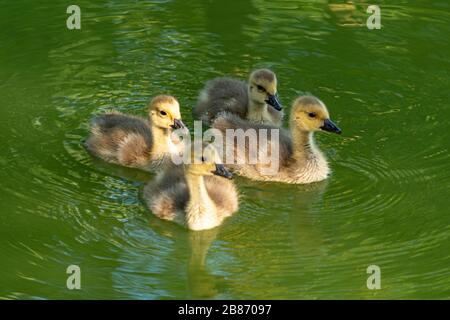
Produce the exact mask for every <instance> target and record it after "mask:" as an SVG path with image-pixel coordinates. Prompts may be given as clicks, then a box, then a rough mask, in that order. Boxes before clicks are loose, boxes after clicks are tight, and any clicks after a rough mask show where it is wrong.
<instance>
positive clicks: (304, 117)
mask: <svg viewBox="0 0 450 320" xmlns="http://www.w3.org/2000/svg"><path fill="white" fill-rule="evenodd" d="M212 127H213V128H215V129H218V130H220V132H222V134H226V130H227V129H239V128H240V129H243V130H244V131H245V132H249V131H248V130H254V132H255V139H252V141H249V140H250V139H246V140H244V143H236V141H237V139H234V141H233V139H229V140H227V139H223V140H224V141H225V148H226V153H228V154H231V155H232V156H234V157H237V158H239V154H241V155H243V157H245V159H242V160H244V161H242V163H241V164H238V163H235V164H229V163H226V164H227V166H228V167H229V168H230V169H232V171H234V172H235V173H236V174H238V175H242V176H245V177H247V178H250V179H253V180H262V181H278V182H285V183H297V184H302V183H311V182H316V181H321V180H324V179H326V178H327V177H328V175H329V174H330V169H329V166H328V162H327V160H326V158H325V155H324V154H323V153H322V152H321V151H320V150H319V148H318V147H317V146H316V144H315V142H314V132H317V131H328V132H334V133H337V134H340V133H341V129H339V128H338V127H337V126H336V124H334V123H333V122H332V121H331V120H330V115H329V112H328V110H327V107H326V106H325V104H324V103H323V102H322V101H320V100H319V99H318V98H316V97H313V96H302V97H299V98H297V99H296V100H295V101H294V103H293V105H292V109H291V114H290V119H289V128H290V129H289V131H288V130H285V129H282V128H280V129H278V128H277V127H275V126H268V125H261V124H252V123H249V122H246V121H243V120H242V119H241V118H239V117H237V116H236V115H234V114H231V113H223V114H221V115H219V116H218V117H217V119H216V120H215V121H214V122H213V124H212ZM260 129H266V132H267V133H264V131H261V130H260ZM273 129H275V130H277V129H278V130H279V131H274V132H275V133H276V132H278V134H279V136H278V138H276V135H274V134H273V133H272V131H271V130H273ZM235 132H236V131H235ZM263 133H264V134H267V141H266V140H265V139H264V136H263ZM272 137H273V139H272ZM271 140H273V141H271ZM227 141H228V142H227ZM250 142H253V143H257V145H256V148H255V149H256V152H255V154H254V159H256V161H254V162H253V164H252V163H251V162H250V161H249V159H250V157H251V150H252V149H251V146H250V144H249V143H250ZM266 142H267V145H266ZM264 146H267V148H263V147H264ZM255 149H254V150H255ZM265 150H267V152H263V151H265ZM276 150H278V152H276ZM235 159H236V158H235ZM269 167H270V168H272V169H273V168H275V171H270V170H267V169H268V168H269Z"/></svg>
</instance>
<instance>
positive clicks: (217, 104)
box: [194, 69, 284, 126]
mask: <svg viewBox="0 0 450 320" xmlns="http://www.w3.org/2000/svg"><path fill="white" fill-rule="evenodd" d="M223 111H228V112H230V113H233V114H236V115H237V116H239V117H241V118H242V119H246V120H249V121H251V122H255V123H264V124H272V125H275V126H281V125H282V121H283V115H284V114H283V111H282V106H281V103H280V101H279V99H278V94H277V77H276V75H275V73H274V72H272V71H271V70H268V69H259V70H255V71H253V72H252V73H251V74H250V77H249V80H248V83H245V82H243V81H239V80H236V79H232V78H227V77H223V78H215V79H212V80H210V81H208V82H207V83H206V85H205V87H204V88H203V90H202V91H201V92H200V95H199V98H198V101H197V105H196V107H195V108H194V116H195V117H196V118H197V119H200V120H202V121H203V122H204V123H205V124H210V123H211V121H212V120H213V119H214V118H215V117H216V116H217V114H218V113H220V112H223Z"/></svg>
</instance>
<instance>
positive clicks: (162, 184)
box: [143, 144, 239, 231]
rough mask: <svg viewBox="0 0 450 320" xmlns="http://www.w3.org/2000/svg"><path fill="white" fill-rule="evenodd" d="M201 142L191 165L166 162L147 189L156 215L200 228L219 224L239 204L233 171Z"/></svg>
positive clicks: (150, 203) (147, 194)
mask: <svg viewBox="0 0 450 320" xmlns="http://www.w3.org/2000/svg"><path fill="white" fill-rule="evenodd" d="M200 145H201V146H202V148H199V147H198V144H197V147H195V148H194V150H193V152H192V156H191V162H190V163H189V164H185V165H183V164H181V165H174V164H173V163H170V164H166V168H165V170H163V171H162V172H160V173H159V174H158V175H157V176H156V179H155V180H154V181H152V182H150V183H149V184H147V185H146V186H145V187H144V191H143V198H144V200H145V202H146V204H147V206H148V208H149V209H150V210H151V211H152V212H153V214H154V215H156V216H157V217H158V218H161V219H165V220H170V221H173V222H175V223H178V224H180V225H183V226H185V227H187V228H188V229H190V230H196V231H198V230H206V229H212V228H214V227H217V226H219V225H220V224H221V223H222V222H223V220H224V219H225V218H226V217H228V216H231V215H232V214H233V213H234V212H236V211H237V210H238V207H239V205H238V193H237V191H236V188H235V186H234V184H233V183H232V182H231V181H230V180H227V179H231V178H232V174H231V173H230V172H229V171H228V170H227V169H226V168H225V167H224V166H223V164H222V163H221V161H220V157H219V156H218V153H217V151H216V150H215V149H214V148H213V146H212V145H209V146H207V147H206V148H205V145H204V144H203V145H202V144H200ZM201 149H203V150H201Z"/></svg>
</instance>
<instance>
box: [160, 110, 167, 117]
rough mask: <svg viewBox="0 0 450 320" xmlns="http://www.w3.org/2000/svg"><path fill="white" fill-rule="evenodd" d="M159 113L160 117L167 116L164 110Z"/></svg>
mask: <svg viewBox="0 0 450 320" xmlns="http://www.w3.org/2000/svg"><path fill="white" fill-rule="evenodd" d="M159 113H160V114H161V115H162V116H167V112H165V111H164V110H161V111H160V112H159Z"/></svg>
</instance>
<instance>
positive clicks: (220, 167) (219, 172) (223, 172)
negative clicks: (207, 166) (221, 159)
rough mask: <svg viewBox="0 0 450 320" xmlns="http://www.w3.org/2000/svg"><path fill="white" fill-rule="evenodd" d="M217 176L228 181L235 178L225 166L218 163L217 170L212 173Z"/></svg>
mask: <svg viewBox="0 0 450 320" xmlns="http://www.w3.org/2000/svg"><path fill="white" fill-rule="evenodd" d="M212 173H213V174H215V175H216V176H221V177H224V178H227V179H231V178H233V174H232V173H231V172H230V171H228V170H227V169H226V168H225V166H224V165H223V164H217V163H216V170H215V171H213V172H212Z"/></svg>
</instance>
